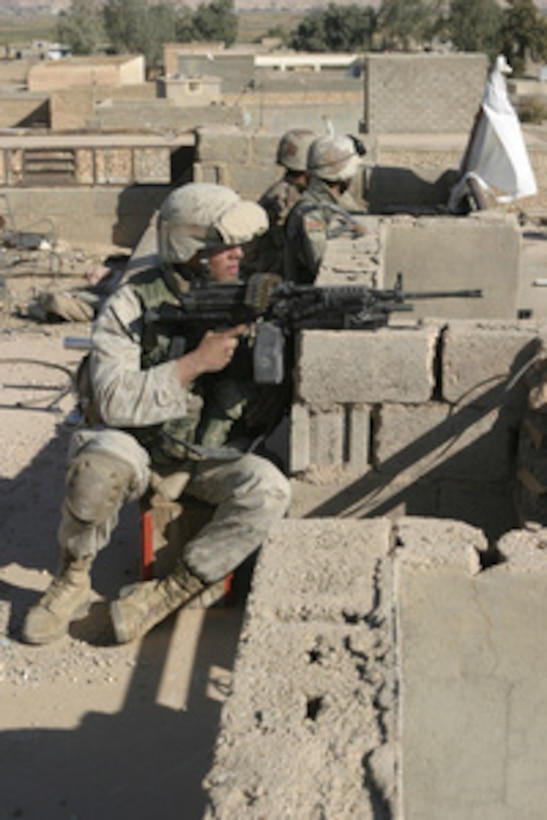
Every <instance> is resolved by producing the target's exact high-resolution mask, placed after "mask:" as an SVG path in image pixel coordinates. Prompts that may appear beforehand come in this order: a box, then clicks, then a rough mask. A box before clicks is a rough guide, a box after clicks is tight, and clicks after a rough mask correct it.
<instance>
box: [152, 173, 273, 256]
mask: <svg viewBox="0 0 547 820" xmlns="http://www.w3.org/2000/svg"><path fill="white" fill-rule="evenodd" d="M267 227H268V218H267V216H266V212H265V211H264V209H263V208H261V207H260V206H259V205H257V204H256V203H254V202H249V201H245V200H242V199H241V197H240V196H239V195H238V194H236V193H235V191H232V190H231V189H230V188H226V187H225V186H223V185H215V184H213V183H208V182H190V183H188V184H186V185H183V186H181V187H180V188H177V189H175V190H174V191H172V192H171V193H170V194H169V196H168V197H167V198H166V199H165V200H164V202H163V204H162V206H161V208H160V211H159V215H158V223H157V232H158V253H159V257H160V260H161V263H162V267H163V268H164V270H166V269H169V268H172V266H173V265H177V264H180V263H185V262H189V260H190V259H192V258H193V257H194V256H195V255H196V254H198V253H200V252H205V253H207V252H212V251H215V250H219V249H221V248H223V247H225V246H229V245H243V244H245V243H246V242H249V241H250V240H251V239H253V237H255V236H258V235H259V234H261V233H264V231H265V230H266V229H267Z"/></svg>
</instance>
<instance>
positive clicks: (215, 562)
mask: <svg viewBox="0 0 547 820" xmlns="http://www.w3.org/2000/svg"><path fill="white" fill-rule="evenodd" d="M203 188H204V189H207V190H206V191H205V192H206V193H208V194H210V191H209V190H208V186H206V185H204V186H203ZM198 192H199V193H200V194H201V188H199V186H198ZM242 204H245V205H246V204H247V203H242ZM249 205H252V203H249ZM252 207H254V208H256V207H257V206H256V205H253V206H252ZM244 215H245V216H248V213H246V212H245V211H244ZM251 216H252V214H251ZM197 218H198V219H199V215H198V217H197ZM264 219H265V217H264ZM195 233H196V235H197V236H201V234H202V233H203V230H202V228H201V226H200V225H199V224H198V225H197V226H196V228H195ZM213 233H215V231H213ZM192 241H194V240H190V251H189V253H192V252H193V245H192ZM199 242H201V243H202V244H203V242H202V239H201V238H200V239H199ZM163 274H164V275H162V272H160V271H157V270H153V271H144V272H142V271H141V272H139V273H137V274H135V275H134V276H133V277H132V278H131V279H129V280H128V281H127V282H126V283H125V284H124V285H122V286H121V287H120V288H119V289H118V290H117V291H116V292H115V293H114V294H113V295H112V296H111V297H110V298H109V299H108V301H107V302H106V304H105V306H104V307H103V309H102V311H101V313H100V315H99V317H98V319H97V321H96V324H95V327H94V329H93V334H92V351H91V354H90V357H89V383H90V384H91V385H92V397H88V398H91V406H90V408H89V409H90V410H91V413H90V414H91V415H92V416H94V417H95V419H98V418H100V420H101V425H100V426H98V427H95V428H93V429H86V430H79V431H77V432H75V433H74V434H73V437H72V440H71V445H70V451H69V462H68V467H67V475H66V495H65V499H64V502H63V506H62V516H61V523H60V527H59V541H60V545H61V550H62V558H61V567H60V570H59V573H58V576H57V578H55V579H54V581H53V582H52V584H51V585H50V588H49V589H48V591H46V594H45V595H44V596H43V598H42V599H41V601H40V602H39V604H38V605H37V606H36V607H34V608H33V610H31V611H30V612H29V615H28V616H27V619H26V623H25V627H24V634H23V636H24V637H25V638H26V640H28V641H29V642H31V643H47V642H48V641H49V640H52V639H54V638H55V637H59V636H60V635H62V634H64V632H66V629H67V627H68V623H69V622H70V620H73V619H74V618H75V617H76V615H77V614H78V612H79V611H80V605H81V604H83V603H84V602H85V599H86V597H87V594H88V592H89V590H90V585H89V578H88V576H89V570H90V566H91V562H92V560H93V558H94V557H95V555H96V554H97V552H98V551H99V550H100V549H101V548H102V547H104V546H105V545H106V544H107V543H108V541H109V539H110V536H111V533H112V530H113V528H114V527H115V526H116V524H117V522H118V516H119V511H120V508H121V506H122V505H123V504H125V503H127V502H130V501H133V500H135V499H138V498H140V497H141V496H142V495H143V494H144V493H145V491H146V490H147V488H148V487H149V484H150V481H151V479H152V478H154V477H156V478H157V476H155V473H156V472H159V473H160V474H161V476H163V477H164V478H165V477H168V478H169V479H171V482H170V483H171V485H172V486H175V487H176V488H177V489H176V492H174V493H173V492H172V491H171V494H170V497H171V498H173V499H175V498H176V497H178V496H179V495H180V494H181V493H182V492H183V491H184V492H185V493H188V494H189V495H192V496H193V497H195V498H197V499H200V500H202V501H205V502H207V503H209V504H211V505H213V506H214V507H215V508H216V510H215V513H214V515H213V517H212V519H211V521H210V522H209V523H208V524H206V525H205V527H204V528H203V529H202V530H201V531H200V532H199V533H198V535H197V536H196V537H194V538H193V539H192V540H190V541H189V542H188V543H187V544H186V545H185V547H184V552H183V554H182V555H181V563H180V565H179V567H178V569H176V570H175V572H174V573H172V576H171V577H169V576H168V577H167V579H165V581H162V582H161V583H160V582H155V583H156V586H155V587H154V586H151V584H152V582H148V585H147V584H140V585H136V587H143V588H144V589H143V590H139V589H137V590H136V593H137V595H136V596H135V597H136V598H137V599H138V595H139V594H140V593H141V592H142V593H143V594H142V595H141V599H142V600H140V602H139V600H137V604H138V606H140V607H141V609H142V612H140V613H138V612H137V615H135V618H137V621H135V622H133V621H134V614H133V613H130V615H131V618H130V620H131V619H133V621H131V623H130V626H129V628H128V630H126V629H125V627H124V628H122V629H119V630H118V631H117V639H118V640H119V641H124V640H131V639H132V638H134V637H138V635H139V634H142V633H143V632H145V631H147V630H148V629H149V628H151V626H153V625H154V624H155V623H157V622H158V621H159V620H161V618H162V617H165V616H166V615H167V614H169V612H170V611H172V610H173V609H175V608H177V606H180V605H181V604H182V603H184V602H185V601H186V600H188V598H189V596H190V594H194V592H195V591H199V590H201V589H202V588H203V587H204V586H205V585H209V584H211V583H213V582H215V581H217V580H219V579H220V578H222V577H223V576H225V575H226V574H227V573H229V572H230V571H232V570H233V569H234V568H235V567H236V566H238V565H239V564H240V563H241V562H242V561H243V560H244V559H245V558H246V557H247V556H248V555H250V554H251V553H252V552H254V551H255V550H256V549H257V548H258V547H259V545H260V543H261V542H262V541H263V540H264V538H265V536H266V535H267V533H268V531H269V529H270V528H271V526H272V524H273V523H274V522H275V521H276V520H279V519H280V518H282V517H283V515H284V514H285V512H286V510H287V507H288V501H289V484H288V481H287V479H286V478H285V476H284V475H283V474H282V473H281V472H280V471H279V470H278V469H277V468H276V467H275V466H274V465H273V464H272V463H271V462H269V461H268V460H266V459H264V458H261V457H259V456H257V455H254V454H251V453H244V452H241V451H238V450H236V449H235V448H234V447H232V448H229V447H225V446H224V445H227V444H229V443H230V439H231V435H232V428H233V426H234V424H235V423H236V422H237V421H238V419H240V418H241V415H242V413H243V411H244V408H245V405H246V401H247V398H248V385H247V383H246V382H245V380H243V379H240V378H238V377H237V374H236V377H234V374H233V373H230V372H229V371H230V365H228V367H227V368H225V369H224V370H223V371H221V372H220V373H215V374H211V376H212V375H214V376H215V377H216V378H212V379H208V378H207V377H208V375H209V374H207V373H206V374H204V377H205V378H206V387H205V388H204V389H202V390H201V392H202V393H203V395H201V396H200V395H198V394H197V393H198V392H199V391H197V385H196V384H194V385H190V386H187V387H183V386H182V385H181V383H180V379H179V375H178V372H177V364H176V360H174V359H171V358H170V350H169V345H168V342H169V338H168V337H167V335H165V336H163V335H162V334H161V332H159V331H158V330H157V327H156V325H155V324H153V323H151V322H150V321H149V313H148V312H147V311H149V309H151V308H154V307H157V305H158V304H159V303H162V302H163V301H170V300H171V301H174V302H176V295H175V294H174V293H173V291H172V289H170V287H169V286H168V284H167V282H166V281H165V280H166V278H167V277H166V276H165V272H163ZM184 276H185V273H184V266H179V267H178V268H177V270H176V272H175V269H174V268H173V274H172V277H173V278H175V277H181V278H182V281H184ZM179 355H180V354H179ZM202 378H203V377H199V379H198V381H199V380H200V379H202ZM210 393H212V395H213V400H212V401H209V394H210ZM211 408H212V409H211ZM204 417H205V418H206V423H205V424H204V423H203V420H204ZM167 432H170V433H171V434H174V435H172V439H170V438H169V436H168V435H166V433H167ZM171 440H173V441H174V442H175V444H174V445H171V444H170V442H171ZM185 442H187V443H188V447H187V446H186V445H185ZM194 445H197V448H198V450H199V447H200V446H202V445H203V449H202V450H201V451H199V454H198V456H196V454H195V449H194ZM173 479H174V480H173ZM188 579H190V580H189V581H188ZM181 589H182V592H181ZM187 589H188V590H190V593H189V594H188V595H187V594H186V592H187ZM71 594H72V596H73V600H72V599H70V595H71ZM154 596H155V597H154ZM130 599H131V596H128V597H127V598H125V599H124V600H125V601H126V602H127V601H130ZM116 605H118V609H119V608H120V606H123V605H124V603H123V601H119V602H114V603H113V604H112V607H113V608H114V607H115V606H116ZM125 605H126V606H127V604H125ZM111 613H112V615H113V620H114V623H115V627H116V622H115V619H114V611H113V610H112V609H111ZM122 614H123V613H122ZM137 616H138V617H137ZM141 616H142V617H141ZM124 617H125V616H124ZM126 620H127V617H126ZM121 621H122V622H123V618H121ZM141 621H142V623H141ZM122 626H123V623H122Z"/></svg>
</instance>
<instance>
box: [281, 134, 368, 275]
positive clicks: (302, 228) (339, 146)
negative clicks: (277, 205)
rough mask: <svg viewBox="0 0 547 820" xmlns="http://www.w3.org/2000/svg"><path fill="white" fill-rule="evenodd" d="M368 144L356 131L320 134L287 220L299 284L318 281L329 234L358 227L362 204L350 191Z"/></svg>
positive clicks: (288, 247) (290, 258)
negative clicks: (306, 178) (353, 215)
mask: <svg viewBox="0 0 547 820" xmlns="http://www.w3.org/2000/svg"><path fill="white" fill-rule="evenodd" d="M364 153H365V148H364V146H363V145H362V143H361V142H360V140H358V139H356V138H354V137H350V136H339V137H335V136H332V135H325V136H323V137H318V138H317V139H316V140H314V141H313V142H312V143H311V145H310V147H309V149H308V155H307V172H308V176H309V183H308V187H307V188H306V191H305V192H304V194H303V195H302V197H301V199H300V200H299V201H298V202H297V203H296V205H295V206H294V208H293V209H292V211H291V212H290V214H289V215H288V217H287V221H286V223H285V276H286V278H287V279H290V280H292V281H294V282H296V283H297V284H312V283H313V282H314V281H315V279H316V277H317V274H318V273H319V268H320V266H321V262H322V260H323V256H324V254H325V247H326V243H327V240H328V239H329V238H330V237H331V236H335V235H337V234H338V233H339V232H342V231H345V230H347V229H348V228H350V229H352V230H353V229H354V228H355V222H354V221H353V220H352V218H351V213H352V212H354V213H355V212H357V211H358V210H359V209H358V206H357V204H356V202H355V201H354V199H353V197H352V196H351V195H350V194H349V192H348V190H347V189H348V186H349V184H350V182H351V180H352V179H353V178H354V177H355V175H356V174H357V172H358V170H359V168H360V166H361V159H360V157H361V156H362V155H363V154H364Z"/></svg>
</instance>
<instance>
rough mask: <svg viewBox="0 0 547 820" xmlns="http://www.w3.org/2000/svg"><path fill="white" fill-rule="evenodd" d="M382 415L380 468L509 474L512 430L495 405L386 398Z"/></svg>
mask: <svg viewBox="0 0 547 820" xmlns="http://www.w3.org/2000/svg"><path fill="white" fill-rule="evenodd" d="M379 418H380V423H379V427H378V429H377V431H376V432H375V436H374V444H373V447H374V454H373V460H374V464H375V466H376V469H377V470H378V471H379V472H382V473H389V474H390V475H395V474H398V473H403V472H404V473H407V474H408V475H410V476H422V475H424V474H425V473H429V474H434V475H435V477H437V478H439V477H445V478H452V479H454V478H471V479H474V480H479V479H482V480H490V481H499V480H502V479H504V478H507V479H508V478H509V476H510V475H511V468H512V455H513V453H512V447H513V446H514V433H513V431H512V428H510V427H509V426H508V425H507V422H506V420H505V417H504V416H502V415H500V413H499V412H498V411H497V410H490V411H487V410H486V408H485V409H479V408H474V407H464V408H463V409H461V410H458V411H457V412H455V413H451V412H450V408H449V407H447V405H445V404H441V403H430V404H426V405H423V406H419V407H406V406H404V405H396V404H385V405H383V406H382V408H381V410H380V413H379ZM515 423H516V422H515Z"/></svg>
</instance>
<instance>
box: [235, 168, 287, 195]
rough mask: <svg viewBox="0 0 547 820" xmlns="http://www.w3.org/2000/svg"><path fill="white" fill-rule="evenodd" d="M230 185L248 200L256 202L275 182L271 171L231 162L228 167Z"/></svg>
mask: <svg viewBox="0 0 547 820" xmlns="http://www.w3.org/2000/svg"><path fill="white" fill-rule="evenodd" d="M227 173H228V178H229V180H230V182H229V184H230V187H232V188H233V189H234V190H235V191H237V192H238V193H240V194H241V195H242V196H243V197H244V198H246V199H252V200H256V199H258V198H259V197H260V196H261V195H262V194H263V193H264V191H265V190H266V189H267V188H269V186H270V185H271V184H272V182H273V181H274V180H275V174H274V175H273V177H272V172H271V170H268V169H267V168H257V167H256V166H252V165H243V164H240V163H236V162H231V163H230V165H229V166H228V170H227Z"/></svg>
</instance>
